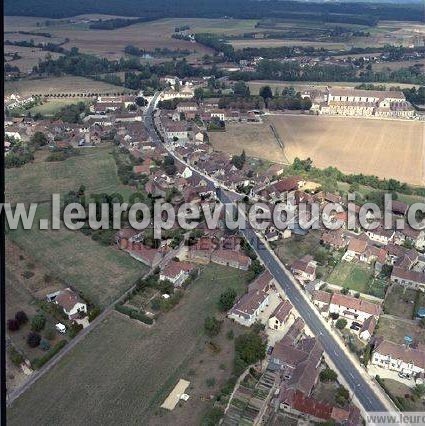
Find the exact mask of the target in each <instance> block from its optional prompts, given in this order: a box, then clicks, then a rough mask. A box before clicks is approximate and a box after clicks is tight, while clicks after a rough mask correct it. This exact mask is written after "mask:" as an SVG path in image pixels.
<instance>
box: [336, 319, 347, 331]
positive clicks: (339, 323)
mask: <svg viewBox="0 0 425 426" xmlns="http://www.w3.org/2000/svg"><path fill="white" fill-rule="evenodd" d="M346 325H347V320H346V319H345V318H340V319H339V320H337V322H336V323H335V327H336V328H337V329H338V330H342V329H343V328H345V326H346Z"/></svg>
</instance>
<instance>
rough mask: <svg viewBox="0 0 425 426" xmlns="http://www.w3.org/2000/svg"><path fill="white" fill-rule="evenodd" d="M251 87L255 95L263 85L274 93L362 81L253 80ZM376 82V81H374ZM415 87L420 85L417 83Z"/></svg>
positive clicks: (406, 86) (343, 85)
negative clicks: (289, 89) (289, 88)
mask: <svg viewBox="0 0 425 426" xmlns="http://www.w3.org/2000/svg"><path fill="white" fill-rule="evenodd" d="M247 84H248V86H249V89H250V91H251V93H252V94H253V95H258V92H259V91H260V89H261V87H263V86H270V87H271V88H272V90H273V93H274V91H275V89H278V90H280V91H282V89H283V88H284V87H288V86H290V87H294V88H295V89H297V90H298V91H301V90H306V89H311V87H312V86H315V87H316V88H318V89H322V90H325V89H326V87H328V86H332V87H342V88H344V87H355V86H358V85H359V84H360V83H352V82H334V81H329V82H323V81H303V82H299V81H277V80H253V81H249V82H248V83H247ZM374 84H376V83H374ZM379 85H385V86H386V87H387V88H388V89H389V88H390V87H391V86H400V87H401V88H410V87H413V86H415V85H414V84H403V83H379ZM415 87H418V86H417V85H416V86H415Z"/></svg>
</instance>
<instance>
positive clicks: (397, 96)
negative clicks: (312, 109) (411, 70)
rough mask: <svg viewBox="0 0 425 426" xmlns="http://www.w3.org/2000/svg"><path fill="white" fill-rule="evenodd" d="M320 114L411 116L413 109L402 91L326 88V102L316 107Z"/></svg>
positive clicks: (412, 115) (413, 112)
mask: <svg viewBox="0 0 425 426" xmlns="http://www.w3.org/2000/svg"><path fill="white" fill-rule="evenodd" d="M318 111H319V113H320V114H331V115H343V116H357V117H359V116H360V117H372V116H375V117H386V118H396V117H400V118H412V117H414V116H415V109H414V108H413V107H412V105H411V104H410V103H409V102H408V101H406V98H405V96H404V94H403V93H402V92H399V91H377V90H359V89H348V88H346V89H342V88H328V91H327V96H326V102H323V103H322V104H321V106H320V107H319V108H318Z"/></svg>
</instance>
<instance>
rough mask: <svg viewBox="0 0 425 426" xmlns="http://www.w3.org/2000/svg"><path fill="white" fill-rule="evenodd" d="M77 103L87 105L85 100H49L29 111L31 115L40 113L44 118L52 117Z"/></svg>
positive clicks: (87, 101)
mask: <svg viewBox="0 0 425 426" xmlns="http://www.w3.org/2000/svg"><path fill="white" fill-rule="evenodd" d="M78 102H84V103H89V100H88V99H87V98H77V97H76V98H65V99H49V100H48V101H46V102H45V103H43V104H41V105H36V106H35V107H32V108H31V109H30V112H31V114H36V113H40V114H42V115H44V116H49V117H51V116H54V115H55V114H56V113H57V112H59V111H60V110H61V109H62V108H64V107H66V106H68V105H73V104H77V103H78Z"/></svg>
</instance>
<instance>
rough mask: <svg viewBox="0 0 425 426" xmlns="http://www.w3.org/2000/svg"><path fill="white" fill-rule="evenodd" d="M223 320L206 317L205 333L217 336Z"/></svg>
mask: <svg viewBox="0 0 425 426" xmlns="http://www.w3.org/2000/svg"><path fill="white" fill-rule="evenodd" d="M220 328H221V322H220V321H219V320H218V319H217V318H215V317H206V318H205V322H204V330H205V333H206V334H207V335H208V336H209V337H214V336H217V335H218V333H220Z"/></svg>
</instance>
